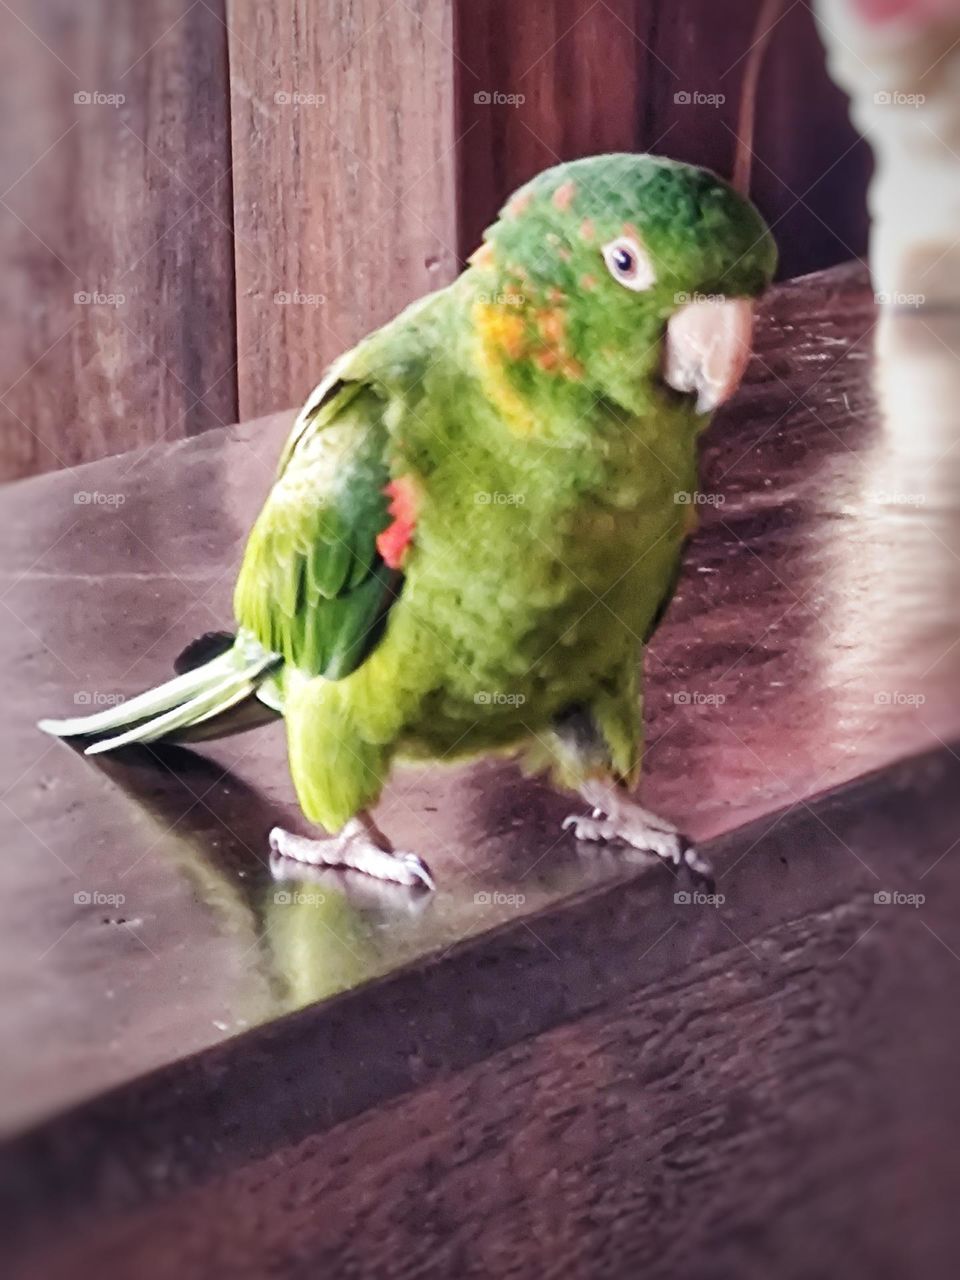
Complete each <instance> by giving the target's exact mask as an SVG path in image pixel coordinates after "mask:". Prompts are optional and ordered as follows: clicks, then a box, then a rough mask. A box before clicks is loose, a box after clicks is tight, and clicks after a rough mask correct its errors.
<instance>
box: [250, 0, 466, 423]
mask: <svg viewBox="0 0 960 1280" xmlns="http://www.w3.org/2000/svg"><path fill="white" fill-rule="evenodd" d="M228 24H229V27H230V68H231V102H232V121H233V151H234V197H235V227H236V268H237V300H238V301H237V306H238V310H237V327H238V342H239V350H240V411H241V416H243V417H247V416H251V415H256V414H259V413H265V412H269V411H271V410H275V409H279V408H282V407H284V406H286V405H289V404H293V403H295V402H299V401H300V400H302V399H303V398H304V397H305V396H306V394H307V393H308V392H309V391H310V389H311V388H312V387H313V386H314V385H315V384H316V382H318V381H319V379H320V376H321V374H322V372H323V370H324V367H325V366H326V365H327V364H328V363H329V362H330V361H331V360H333V359H334V358H335V357H336V356H338V355H340V354H341V353H342V352H343V351H345V350H347V349H348V348H349V347H351V346H352V345H353V344H354V343H355V342H356V341H357V340H358V339H359V338H360V337H362V336H363V335H364V334H365V333H367V332H368V331H369V330H370V329H372V328H375V327H376V326H378V325H380V324H382V323H384V322H385V321H386V320H388V319H390V318H391V317H392V316H393V315H395V314H396V312H397V311H399V310H400V309H401V308H402V307H403V306H404V305H405V304H406V303H408V302H412V301H413V300H414V299H415V298H417V297H419V296H420V295H421V294H423V293H426V292H428V291H429V290H431V289H434V288H437V287H439V286H440V285H443V284H446V283H447V282H448V281H449V280H450V279H451V278H452V276H453V275H454V274H455V271H456V245H455V240H456V231H455V213H454V208H455V192H454V186H455V183H454V167H455V160H454V150H455V142H456V135H455V133H454V113H453V62H454V54H453V52H452V48H451V40H452V16H451V10H450V5H449V3H448V0H411V2H410V3H408V2H407V0H401V2H399V3H397V2H396V0H394V2H393V3H391V0H362V2H361V0H350V2H348V3H343V0H322V2H321V3H314V2H313V0H277V3H273V4H270V5H251V4H247V3H245V2H243V0H230V3H229V4H228ZM463 145H466V146H469V145H470V139H469V137H468V138H465V139H464V140H463ZM283 299H286V301H283Z"/></svg>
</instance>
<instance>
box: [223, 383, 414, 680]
mask: <svg viewBox="0 0 960 1280" xmlns="http://www.w3.org/2000/svg"><path fill="white" fill-rule="evenodd" d="M385 407H386V406H385V402H384V400H383V398H382V397H381V396H380V395H379V394H378V393H377V392H376V391H375V390H374V389H373V388H372V387H371V386H370V385H369V384H367V383H363V382H344V381H342V380H340V378H339V377H338V376H337V370H336V366H335V368H334V370H333V371H332V372H331V375H330V377H328V378H327V379H326V380H325V382H323V383H321V385H320V386H319V387H318V388H317V391H316V392H315V393H314V394H313V396H311V398H310V400H308V402H307V404H306V405H305V407H304V409H303V412H302V413H301V414H300V416H299V417H298V419H297V422H296V424H295V425H294V428H293V431H292V433H291V436H290V439H289V441H288V442H287V447H286V449H285V450H284V454H283V457H282V458H281V462H280V473H279V475H278V477H277V480H276V483H275V484H274V487H273V489H272V490H271V492H270V495H269V497H268V498H267V501H266V504H265V505H264V508H263V511H262V512H261V514H260V517H259V519H258V520H257V522H256V524H255V525H254V528H253V531H252V533H251V535H250V540H249V542H248V544H247V550H246V553H245V555H244V559H243V565H242V567H241V570H240V576H239V579H238V581H237V589H236V594H235V597H234V609H235V612H236V616H237V620H238V622H239V623H240V625H241V627H245V628H247V629H248V630H250V631H251V632H253V634H254V635H255V636H256V638H257V640H259V641H260V643H261V644H262V645H263V646H264V647H265V648H267V649H269V650H271V651H272V652H274V653H279V654H282V655H283V657H284V659H285V660H286V661H287V662H288V663H290V664H291V665H293V666H295V667H298V668H299V669H300V670H302V671H305V672H307V673H308V674H310V675H322V676H326V677H327V678H328V679H330V680H339V679H342V678H343V677H344V676H346V675H349V674H350V672H351V671H353V670H355V669H356V668H357V667H358V666H359V665H360V663H361V662H362V661H363V659H364V658H365V657H366V655H367V654H368V653H369V651H370V649H371V648H372V647H373V645H374V644H375V643H376V641H377V639H378V637H379V635H380V631H381V629H382V625H383V622H384V620H385V617H386V614H387V611H388V610H389V607H390V604H391V603H392V601H393V600H394V599H395V598H396V596H397V593H398V591H399V588H400V583H401V581H402V575H401V574H400V573H399V572H397V571H396V570H394V569H390V568H389V567H388V566H387V565H386V564H385V563H384V561H383V559H382V558H381V556H380V554H379V553H378V551H377V546H376V540H377V535H378V534H379V533H380V532H381V531H382V530H383V529H385V528H386V526H387V525H388V524H389V523H390V515H389V511H388V499H387V495H386V494H385V492H384V490H385V487H386V485H387V483H388V482H389V480H390V472H389V468H388V465H387V462H386V453H387V443H388V437H387V430H386V427H385V425H384V422H383V412H384V409H385Z"/></svg>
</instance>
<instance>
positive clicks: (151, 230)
mask: <svg viewBox="0 0 960 1280" xmlns="http://www.w3.org/2000/svg"><path fill="white" fill-rule="evenodd" d="M218 6H220V7H222V0H213V2H212V3H210V4H206V3H204V4H193V3H191V0H154V3H151V4H149V5H125V4H122V3H117V2H116V0H90V2H89V3H87V4H85V5H84V6H82V7H81V8H80V9H79V10H78V9H77V7H76V6H75V5H74V4H72V3H70V2H69V0H41V2H40V3H35V4H33V5H31V6H29V10H27V9H26V8H25V7H24V6H23V5H19V9H20V10H22V11H23V12H22V15H20V16H18V15H17V14H15V13H14V12H13V8H14V6H7V5H4V6H2V7H0V22H2V34H0V47H2V48H3V50H4V54H3V74H2V75H0V107H2V110H3V115H4V118H5V119H7V120H14V121H16V127H15V128H13V129H9V128H8V129H6V130H5V131H4V141H3V144H2V146H3V150H2V153H0V195H2V200H0V263H2V269H3V274H4V279H5V281H6V288H5V290H4V294H5V297H6V299H7V305H8V306H9V308H10V312H9V315H7V316H6V318H5V321H4V323H5V326H6V333H5V337H4V342H3V346H2V356H0V479H9V478H11V477H13V476H17V475H24V474H29V473H32V472H35V471H42V470H49V469H51V468H56V467H59V466H64V465H72V464H75V463H78V462H83V461H86V460H88V459H91V458H96V457H100V456H102V455H104V454H107V453H115V452H118V451H120V450H122V449H130V448H134V447H136V446H137V445H142V444H150V443H152V442H154V441H156V440H159V439H161V438H166V439H176V438H177V437H179V436H184V435H192V434H194V433H196V432H198V431H201V430H203V429H204V428H206V427H209V426H215V425H217V424H220V423H224V424H225V423H229V422H231V421H233V420H234V419H235V418H236V416H237V397H236V375H235V372H234V369H233V366H234V362H235V338H234V329H235V326H234V299H233V294H234V289H233V264H232V249H231V239H232V231H231V209H230V176H229V134H228V129H227V123H228V122H227V118H226V110H227V107H226V72H227V63H226V37H225V31H224V27H223V24H222V21H221V18H220V16H219V14H218V12H217V9H218Z"/></svg>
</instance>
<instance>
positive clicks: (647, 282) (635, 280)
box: [603, 236, 657, 293]
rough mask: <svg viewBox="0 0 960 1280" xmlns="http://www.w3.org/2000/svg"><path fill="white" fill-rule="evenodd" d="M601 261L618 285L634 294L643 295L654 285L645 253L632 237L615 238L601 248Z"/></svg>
mask: <svg viewBox="0 0 960 1280" xmlns="http://www.w3.org/2000/svg"><path fill="white" fill-rule="evenodd" d="M603 260H604V262H605V263H606V264H607V270H608V271H609V272H610V274H611V275H612V276H613V278H614V280H616V282H617V283H618V284H622V285H623V287H624V288H625V289H633V291H634V292H635V293H643V291H644V290H645V289H649V288H650V286H651V285H653V284H656V281H657V275H656V272H655V271H654V269H653V263H652V262H651V261H650V255H649V254H648V253H647V251H646V249H644V248H643V247H642V246H641V245H640V244H638V243H637V241H636V240H635V239H634V238H633V236H617V238H616V240H611V241H610V243H609V244H605V245H604V246H603Z"/></svg>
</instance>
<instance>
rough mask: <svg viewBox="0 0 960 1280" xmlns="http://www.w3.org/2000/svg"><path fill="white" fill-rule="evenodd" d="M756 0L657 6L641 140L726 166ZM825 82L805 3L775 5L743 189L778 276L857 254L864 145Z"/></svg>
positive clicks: (722, 169)
mask: <svg viewBox="0 0 960 1280" xmlns="http://www.w3.org/2000/svg"><path fill="white" fill-rule="evenodd" d="M756 14H757V3H756V0H729V2H728V3H727V4H725V5H724V6H723V20H722V21H718V17H719V14H718V9H717V5H716V3H715V0H677V3H674V4H669V5H658V6H657V21H656V25H655V29H654V31H653V34H652V36H651V46H652V56H651V57H650V58H649V59H648V60H647V64H646V84H645V94H644V100H645V119H644V125H643V131H642V136H643V145H644V147H645V148H647V149H649V150H652V151H655V152H658V153H660V154H663V155H671V156H674V157H676V158H677V159H680V160H687V161H690V162H691V163H693V164H703V165H707V166H708V167H709V168H712V169H716V170H717V172H719V173H722V174H724V175H726V176H729V175H730V174H731V173H732V170H733V156H734V150H735V135H736V126H737V113H738V110H739V103H740V89H741V83H742V79H743V75H744V72H745V70H746V66H747V58H748V53H747V51H748V50H749V48H750V45H751V40H752V36H753V30H754V24H755V22H756ZM847 112H848V108H847V100H846V97H845V96H844V94H843V93H842V92H841V91H840V90H839V89H838V88H837V87H836V86H835V85H834V84H833V82H832V81H831V80H830V78H829V76H828V74H827V70H826V59H825V55H824V51H823V46H822V44H821V42H820V38H819V36H818V34H817V31H816V27H815V25H814V21H813V16H812V14H811V12H810V9H809V8H808V6H807V3H806V0H784V5H783V15H782V18H781V20H780V21H779V22H778V23H777V26H776V28H775V30H774V32H773V34H772V37H771V42H770V45H769V48H768V53H767V57H766V59H765V62H764V65H763V67H762V70H761V74H760V82H759V88H758V109H757V130H756V137H755V152H756V155H755V160H754V173H753V184H752V191H753V195H754V198H755V199H756V201H757V203H758V204H759V206H760V208H761V209H762V210H763V212H764V214H765V215H766V217H767V219H768V220H769V221H770V223H771V224H772V225H773V227H774V232H775V235H776V237H777V241H778V244H779V245H780V251H781V263H780V275H781V278H783V277H789V276H793V275H800V274H802V273H803V272H806V271H814V270H816V269H818V268H820V267H825V266H830V265H833V264H834V263H837V262H844V261H847V260H848V259H850V258H853V257H857V256H859V255H862V254H863V253H864V252H865V251H866V238H867V213H866V186H867V181H868V178H869V173H870V149H869V147H868V146H867V144H866V143H865V142H863V141H862V140H860V139H859V138H858V136H857V134H856V132H855V131H854V129H853V126H852V125H851V124H850V121H849V119H848V114H847Z"/></svg>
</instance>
